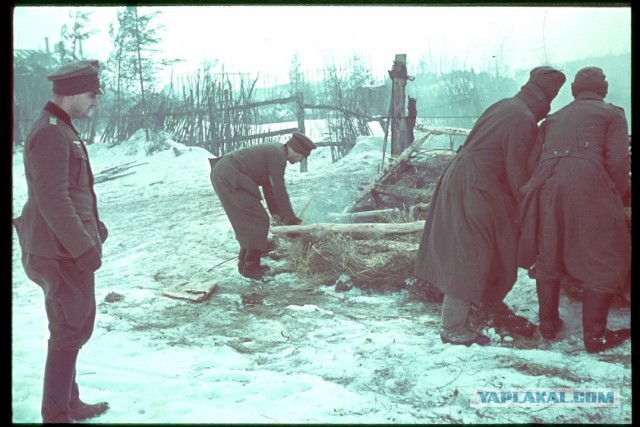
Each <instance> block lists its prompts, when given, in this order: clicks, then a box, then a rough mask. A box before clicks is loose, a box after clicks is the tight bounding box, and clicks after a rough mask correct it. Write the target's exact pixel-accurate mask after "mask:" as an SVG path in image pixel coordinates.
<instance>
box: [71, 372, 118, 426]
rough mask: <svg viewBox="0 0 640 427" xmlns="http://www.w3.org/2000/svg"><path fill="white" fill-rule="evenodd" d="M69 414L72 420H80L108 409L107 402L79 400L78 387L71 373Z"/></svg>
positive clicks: (95, 415)
mask: <svg viewBox="0 0 640 427" xmlns="http://www.w3.org/2000/svg"><path fill="white" fill-rule="evenodd" d="M69 409H70V411H69V416H70V417H71V419H72V420H74V421H82V420H86V419H89V418H93V417H97V416H98V415H101V414H102V413H103V412H105V411H106V410H107V409H109V403H107V402H98V403H85V402H83V401H82V400H80V389H79V388H78V383H77V382H76V375H75V373H74V374H73V381H72V382H71V393H70V395H69Z"/></svg>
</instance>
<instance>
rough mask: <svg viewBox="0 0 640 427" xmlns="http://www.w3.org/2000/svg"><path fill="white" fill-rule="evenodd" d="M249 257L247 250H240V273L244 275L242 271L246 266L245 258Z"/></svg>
mask: <svg viewBox="0 0 640 427" xmlns="http://www.w3.org/2000/svg"><path fill="white" fill-rule="evenodd" d="M246 255H247V250H246V249H245V248H240V253H239V254H238V273H240V274H242V270H243V269H244V264H245V260H244V258H245V256H246Z"/></svg>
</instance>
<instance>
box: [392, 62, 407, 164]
mask: <svg viewBox="0 0 640 427" xmlns="http://www.w3.org/2000/svg"><path fill="white" fill-rule="evenodd" d="M389 76H390V77H391V82H392V83H391V84H392V85H393V89H392V92H391V93H392V94H393V99H392V100H391V105H392V107H391V155H392V156H397V155H399V154H400V153H402V152H403V151H404V149H405V148H406V147H407V144H406V138H407V135H406V126H405V120H404V109H405V104H404V99H405V90H404V89H405V86H406V85H407V55H406V54H404V53H402V54H396V60H395V61H393V68H392V69H391V71H389Z"/></svg>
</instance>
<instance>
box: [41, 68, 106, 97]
mask: <svg viewBox="0 0 640 427" xmlns="http://www.w3.org/2000/svg"><path fill="white" fill-rule="evenodd" d="M99 67H100V65H99V63H98V61H96V60H93V59H85V60H81V61H76V62H70V63H68V64H64V65H62V66H61V67H60V68H58V69H57V70H56V71H54V72H53V73H51V74H49V75H48V76H47V78H48V79H49V80H50V81H51V82H53V93H55V94H57V95H77V94H80V93H85V92H94V93H98V94H102V93H103V92H102V89H100V78H99V77H98V69H99Z"/></svg>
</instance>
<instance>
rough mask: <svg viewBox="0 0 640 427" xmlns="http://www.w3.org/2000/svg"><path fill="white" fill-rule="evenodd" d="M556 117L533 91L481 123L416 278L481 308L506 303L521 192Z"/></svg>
mask: <svg viewBox="0 0 640 427" xmlns="http://www.w3.org/2000/svg"><path fill="white" fill-rule="evenodd" d="M548 111H549V101H548V100H547V98H546V96H545V95H544V93H543V92H542V89H540V88H539V87H538V86H535V85H531V84H527V85H525V86H523V87H522V89H521V90H520V92H518V93H517V94H516V95H515V96H514V97H512V98H507V99H503V100H501V101H498V102H497V103H495V104H493V105H492V106H491V107H489V108H488V109H487V110H486V111H485V112H484V113H483V114H482V116H481V117H480V118H479V119H478V121H477V122H476V124H475V126H474V127H473V129H472V130H471V132H470V133H469V136H468V137H467V139H466V141H465V143H464V145H463V146H462V147H461V148H460V149H459V150H458V153H457V154H456V156H455V157H454V158H453V159H452V161H451V162H450V164H449V165H448V166H447V169H446V170H445V171H444V172H443V174H442V175H441V177H440V180H439V182H438V184H437V186H436V189H435V191H434V194H433V198H432V201H431V204H430V207H429V211H428V213H427V218H426V222H425V227H424V231H423V235H422V240H421V242H420V247H419V251H418V255H417V262H416V271H415V274H416V276H417V277H418V278H419V279H422V280H424V281H426V282H428V283H432V284H434V285H436V286H438V287H439V288H440V289H441V290H442V291H443V293H445V294H447V295H451V296H452V297H454V298H457V299H461V300H464V301H468V302H473V303H476V304H482V303H489V304H495V303H499V302H501V301H502V299H503V298H504V296H505V295H506V294H507V293H508V292H509V291H510V290H511V288H512V287H513V284H514V283H515V280H516V278H517V248H518V237H519V231H518V227H517V225H516V218H517V212H518V211H517V206H518V203H519V200H520V198H521V196H520V193H519V190H520V188H521V187H522V186H523V185H524V184H525V183H526V182H527V179H528V173H527V161H528V157H529V155H530V153H531V150H532V148H533V146H534V143H535V139H536V136H537V122H538V121H539V120H540V119H541V118H542V117H544V115H545V114H546V113H547V112H548Z"/></svg>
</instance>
